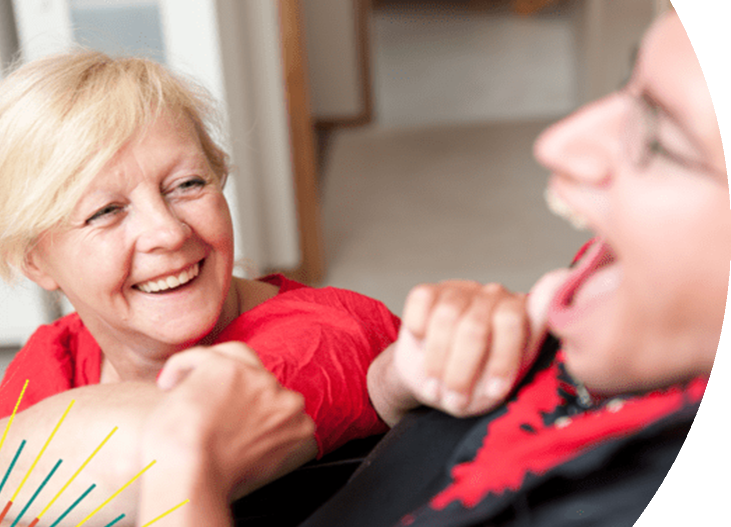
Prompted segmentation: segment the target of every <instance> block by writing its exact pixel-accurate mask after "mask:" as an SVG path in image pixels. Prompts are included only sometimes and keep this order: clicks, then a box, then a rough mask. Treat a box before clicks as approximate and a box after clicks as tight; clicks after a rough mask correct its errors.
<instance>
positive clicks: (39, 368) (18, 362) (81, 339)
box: [0, 313, 101, 417]
mask: <svg viewBox="0 0 731 527" xmlns="http://www.w3.org/2000/svg"><path fill="white" fill-rule="evenodd" d="M100 371H101V350H100V349H99V345H98V344H97V343H96V341H95V340H94V337H92V336H91V333H89V331H88V330H87V329H86V327H85V326H84V325H83V323H82V322H81V319H80V318H79V316H78V315H77V314H75V313H74V314H71V315H68V316H65V317H63V318H60V319H59V320H57V321H56V322H54V323H53V324H49V325H46V326H41V327H39V328H38V329H37V330H36V332H35V333H33V335H32V336H31V338H30V339H29V340H28V342H27V343H26V345H25V346H23V348H22V349H21V350H20V351H19V352H18V353H17V354H16V356H15V357H14V358H13V360H12V362H11V363H10V364H9V365H8V368H7V369H6V371H5V376H4V377H3V381H2V385H0V417H7V416H9V415H10V414H11V413H13V409H14V408H15V404H16V402H17V400H18V397H19V396H20V392H21V390H22V389H23V385H24V384H25V381H26V380H28V387H27V388H26V390H25V393H24V394H23V399H22V401H21V404H20V407H19V408H18V411H19V412H20V411H22V410H25V409H26V408H28V407H30V406H32V405H34V404H36V403H37V402H39V401H42V400H43V399H46V398H47V397H50V396H52V395H55V394H57V393H61V392H65V391H67V390H70V389H71V388H77V387H79V386H87V385H89V384H98V383H99V375H100Z"/></svg>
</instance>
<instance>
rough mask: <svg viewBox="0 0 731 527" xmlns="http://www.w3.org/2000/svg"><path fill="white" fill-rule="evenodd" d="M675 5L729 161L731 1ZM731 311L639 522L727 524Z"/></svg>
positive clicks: (643, 525)
mask: <svg viewBox="0 0 731 527" xmlns="http://www.w3.org/2000/svg"><path fill="white" fill-rule="evenodd" d="M673 5H674V6H675V8H676V11H677V12H678V15H679V16H680V19H681V21H682V22H683V25H684V26H685V30H686V32H687V33H688V36H689V37H690V40H691V42H692V43H693V47H694V49H695V52H696V54H697V55H698V59H699V61H700V63H701V67H702V68H703V72H704V75H705V77H706V81H707V82H708V87H709V89H710V91H711V96H712V98H713V103H714V106H715V109H716V115H717V116H718V122H719V125H720V127H721V135H722V137H723V140H724V150H725V154H726V160H727V163H728V160H729V158H730V156H729V154H730V151H729V145H731V25H730V23H729V21H730V20H731V2H729V1H728V0H673ZM730 285H731V283H730ZM729 311H731V310H729V304H728V302H727V304H726V317H725V319H724V324H723V331H722V333H721V342H720V345H719V348H718V353H717V355H716V362H715V364H714V366H713V372H712V374H711V380H710V383H709V385H708V389H707V390H706V394H705V396H704V398H703V402H702V403H701V408H700V411H699V412H698V416H697V417H696V420H695V422H694V423H693V426H692V428H691V431H690V434H689V435H688V439H687V440H686V442H685V445H683V448H682V450H681V452H680V455H679V456H678V459H677V460H676V461H675V464H674V465H673V467H672V469H671V470H670V473H669V474H668V476H667V478H666V479H665V481H664V482H663V484H662V486H661V487H660V490H658V492H657V494H656V495H655V497H654V498H653V500H652V502H651V503H650V505H649V506H648V507H647V509H646V510H645V513H644V514H643V515H642V517H641V518H640V520H639V521H638V522H637V523H636V525H637V526H639V527H648V526H652V527H655V526H663V527H667V526H676V525H677V526H687V525H709V526H710V525H727V524H728V521H729V520H728V517H729V515H731V482H730V481H729V475H731V415H729V414H730V413H731V405H729V401H731V382H730V381H731V364H730V361H731V359H729V354H730V353H731V321H730V320H729V319H730V318H731V315H730V313H729ZM618 505H619V504H618Z"/></svg>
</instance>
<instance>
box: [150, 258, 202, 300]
mask: <svg viewBox="0 0 731 527" xmlns="http://www.w3.org/2000/svg"><path fill="white" fill-rule="evenodd" d="M199 271H200V267H199V265H198V264H195V265H193V266H191V267H189V268H188V269H183V270H182V271H181V272H180V273H179V274H177V275H170V276H166V277H165V278H160V279H159V280H150V281H149V282H144V283H142V284H137V286H136V287H137V289H139V290H140V291H142V292H144V293H157V292H158V291H167V290H168V289H175V288H176V287H180V286H181V285H183V284H187V283H188V282H190V281H191V280H192V279H193V278H195V277H196V276H198V272H199Z"/></svg>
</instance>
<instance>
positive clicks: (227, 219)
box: [178, 192, 233, 258]
mask: <svg viewBox="0 0 731 527" xmlns="http://www.w3.org/2000/svg"><path fill="white" fill-rule="evenodd" d="M178 214H179V217H180V218H181V219H182V220H183V221H185V222H186V223H188V224H189V225H190V226H191V227H193V228H194V230H195V231H196V233H197V234H198V236H200V238H201V239H202V240H203V241H204V242H205V243H207V244H208V245H210V246H212V247H213V248H215V249H216V250H217V251H219V252H224V253H230V254H231V257H232V258H233V224H232V222H231V213H230V211H229V208H228V203H226V199H225V198H224V196H223V194H222V193H219V192H216V193H212V194H210V195H208V196H205V197H204V198H203V199H202V200H200V201H197V202H195V203H191V204H189V206H187V207H185V208H184V209H183V210H181V211H179V212H178Z"/></svg>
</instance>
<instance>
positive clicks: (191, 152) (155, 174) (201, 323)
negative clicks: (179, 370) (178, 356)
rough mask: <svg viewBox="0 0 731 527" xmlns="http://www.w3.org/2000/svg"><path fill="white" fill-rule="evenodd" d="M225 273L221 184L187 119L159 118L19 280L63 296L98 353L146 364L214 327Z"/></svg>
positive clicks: (227, 229)
mask: <svg viewBox="0 0 731 527" xmlns="http://www.w3.org/2000/svg"><path fill="white" fill-rule="evenodd" d="M232 268H233V230H232V224H231V218H230V214H229V209H228V206H227V204H226V200H225V198H224V196H223V193H222V190H221V188H220V184H219V183H218V178H216V177H215V175H214V173H213V171H212V170H211V168H210V166H209V163H208V160H207V159H206V156H205V155H204V153H203V150H202V149H201V145H200V142H199V140H198V137H197V135H196V133H195V131H194V128H193V126H192V124H191V123H190V122H189V121H188V119H186V118H175V117H173V116H171V115H169V114H168V113H166V112H163V113H161V114H160V115H159V116H158V117H157V119H156V120H155V121H154V122H152V123H151V124H150V125H149V126H148V127H146V128H145V129H143V130H142V131H141V132H140V133H138V134H137V135H136V136H134V137H133V138H132V140H131V141H130V142H129V143H128V144H127V145H126V146H125V147H124V148H122V149H121V150H120V151H119V152H118V153H117V154H116V156H115V157H114V158H113V159H112V160H111V161H110V162H109V163H108V164H107V166H106V167H105V168H104V170H102V171H101V172H100V173H99V175H98V176H96V178H95V179H94V181H93V182H92V184H91V185H90V186H89V188H88V189H87V190H86V192H85V193H84V195H83V197H82V198H81V200H80V201H79V202H78V204H77V205H76V207H75V209H74V211H73V213H72V217H71V222H70V226H69V227H68V228H64V229H63V230H59V231H54V232H49V233H46V234H45V235H44V236H42V237H41V239H40V240H39V242H38V244H37V246H36V247H35V248H34V250H33V251H32V252H31V254H30V256H29V258H28V265H27V269H26V274H27V275H28V276H29V277H30V278H31V279H33V280H34V281H36V282H37V283H39V284H40V285H41V286H42V287H44V288H46V289H49V290H53V289H57V288H59V289H61V290H62V291H63V292H64V293H65V294H66V296H67V297H68V299H69V300H70V301H71V303H72V304H73V306H74V307H75V308H76V310H77V311H78V313H79V314H80V316H81V318H82V320H83V321H84V323H85V324H86V326H87V327H88V328H89V329H90V330H91V331H92V333H93V334H94V336H95V337H96V338H97V340H98V341H99V343H100V345H101V346H102V349H104V350H105V352H107V349H111V348H115V347H118V346H119V345H122V346H125V347H126V348H127V349H135V350H138V353H140V354H141V355H143V357H140V358H141V359H143V362H144V361H145V360H152V361H159V360H161V359H162V360H164V359H165V358H167V355H169V354H170V353H171V352H172V351H176V350H179V349H183V348H185V347H188V346H189V345H191V344H193V343H195V342H197V341H199V340H200V339H201V338H203V337H204V336H206V335H207V334H208V333H209V332H211V331H212V330H213V329H214V327H215V326H216V324H217V322H219V319H221V318H223V317H224V316H223V315H222V310H223V306H224V302H225V300H226V298H227V295H229V290H230V284H231V273H232ZM227 305H229V303H227ZM229 315H230V314H226V315H225V316H229ZM229 318H230V317H229ZM161 355H162V356H161ZM110 358H112V357H110Z"/></svg>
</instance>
